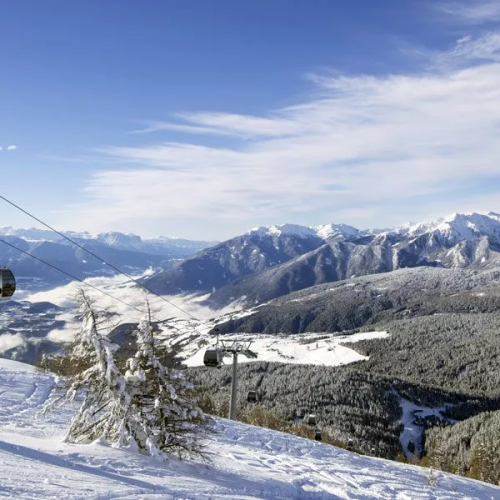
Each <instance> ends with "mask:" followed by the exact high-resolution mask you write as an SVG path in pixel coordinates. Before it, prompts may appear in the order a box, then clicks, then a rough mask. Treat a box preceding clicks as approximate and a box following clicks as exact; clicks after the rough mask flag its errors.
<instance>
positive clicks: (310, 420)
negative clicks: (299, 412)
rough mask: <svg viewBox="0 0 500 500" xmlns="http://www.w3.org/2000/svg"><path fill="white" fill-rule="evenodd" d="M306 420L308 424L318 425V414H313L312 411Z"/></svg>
mask: <svg viewBox="0 0 500 500" xmlns="http://www.w3.org/2000/svg"><path fill="white" fill-rule="evenodd" d="M304 420H305V423H306V424H307V425H316V415H313V414H312V413H310V414H309V415H307V417H306V418H305V419H304Z"/></svg>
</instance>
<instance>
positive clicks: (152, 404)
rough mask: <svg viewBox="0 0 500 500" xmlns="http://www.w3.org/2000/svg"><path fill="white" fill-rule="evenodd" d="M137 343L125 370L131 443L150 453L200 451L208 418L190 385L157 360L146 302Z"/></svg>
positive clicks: (180, 373)
mask: <svg viewBox="0 0 500 500" xmlns="http://www.w3.org/2000/svg"><path fill="white" fill-rule="evenodd" d="M136 344H137V353H136V354H135V356H134V357H132V358H129V359H128V361H127V368H128V370H127V372H126V373H125V381H126V387H127V391H128V394H130V396H131V407H132V410H133V411H132V412H131V416H133V417H132V418H130V419H128V421H127V423H126V427H127V432H128V434H129V435H130V439H131V442H132V441H133V443H134V444H135V445H136V446H137V447H138V448H139V449H140V450H141V451H143V452H146V453H149V454H152V455H160V454H162V453H176V454H178V455H179V456H183V455H189V454H192V453H199V452H200V443H199V438H200V435H201V434H202V431H203V429H204V428H205V427H206V424H208V419H207V417H206V416H205V415H204V414H203V412H202V410H201V409H200V408H198V406H197V404H196V402H195V401H194V400H193V399H192V397H191V396H190V391H191V390H192V388H193V386H192V384H191V383H190V382H188V381H186V380H185V379H184V376H183V374H182V372H180V371H178V370H169V369H168V368H166V367H165V366H164V365H163V364H162V363H161V362H160V360H159V359H158V356H157V353H156V352H155V348H156V346H155V338H154V328H153V324H152V321H151V310H150V307H149V303H148V302H147V301H146V314H145V317H144V318H143V320H142V321H141V322H140V323H139V326H138V328H137V330H136Z"/></svg>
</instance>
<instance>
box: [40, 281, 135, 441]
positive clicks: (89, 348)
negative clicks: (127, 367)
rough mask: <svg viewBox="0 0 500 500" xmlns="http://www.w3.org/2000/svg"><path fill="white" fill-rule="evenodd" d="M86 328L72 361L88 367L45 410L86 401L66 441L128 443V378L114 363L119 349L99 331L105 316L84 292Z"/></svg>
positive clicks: (82, 310)
mask: <svg viewBox="0 0 500 500" xmlns="http://www.w3.org/2000/svg"><path fill="white" fill-rule="evenodd" d="M77 299H78V301H79V302H80V314H81V316H82V327H81V329H80V332H79V333H78V334H77V335H76V338H75V343H74V345H73V350H72V353H71V361H72V362H73V363H74V364H75V365H76V366H84V367H85V368H84V369H82V370H78V371H76V372H75V373H74V374H72V375H70V376H69V377H68V384H69V388H68V389H67V391H66V392H65V394H63V396H61V397H60V398H59V399H58V400H56V401H55V402H53V403H51V404H50V405H49V406H47V407H46V408H45V410H48V409H51V408H52V407H53V406H56V405H58V404H59V403H64V402H66V401H74V400H75V399H76V398H77V397H81V398H82V402H81V404H80V408H79V409H78V411H77V413H76V415H75V416H74V417H73V419H72V420H71V424H70V427H69V430H68V432H67V435H66V437H65V441H67V442H73V443H88V442H92V441H95V440H98V439H99V440H103V441H106V442H108V443H109V444H112V445H116V446H123V445H124V444H126V439H125V433H124V421H125V419H126V415H127V413H128V411H129V407H130V396H129V394H128V393H127V391H126V384H125V378H124V376H123V375H122V373H121V372H120V370H119V369H118V368H117V366H116V364H115V361H114V352H115V351H116V350H117V349H118V346H117V345H116V344H113V343H111V342H110V341H109V339H108V338H107V337H106V336H105V335H103V334H101V333H100V332H99V328H98V326H101V325H102V324H103V320H104V321H105V320H106V318H105V313H99V312H97V311H96V309H95V308H94V306H93V303H92V301H91V300H90V298H89V297H88V296H87V295H86V294H85V292H83V291H82V290H80V291H79V292H78V295H77Z"/></svg>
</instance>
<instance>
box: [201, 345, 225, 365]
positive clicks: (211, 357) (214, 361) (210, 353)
mask: <svg viewBox="0 0 500 500" xmlns="http://www.w3.org/2000/svg"><path fill="white" fill-rule="evenodd" d="M203 364H204V365H205V366H210V367H212V368H220V367H221V366H222V352H221V351H220V349H218V348H215V347H213V348H209V349H207V350H206V351H205V355H204V356H203Z"/></svg>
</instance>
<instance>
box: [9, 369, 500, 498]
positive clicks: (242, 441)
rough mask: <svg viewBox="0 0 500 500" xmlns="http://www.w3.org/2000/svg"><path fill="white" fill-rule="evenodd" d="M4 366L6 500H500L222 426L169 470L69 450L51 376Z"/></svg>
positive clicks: (464, 485)
mask: <svg viewBox="0 0 500 500" xmlns="http://www.w3.org/2000/svg"><path fill="white" fill-rule="evenodd" d="M22 366H23V365H21V364H19V363H17V364H15V365H13V364H12V362H9V363H7V362H4V361H3V360H0V498H9V497H10V498H15V499H44V498H65V499H93V500H104V499H109V500H112V499H121V500H132V499H144V500H153V499H154V500H159V499H165V500H174V499H176V500H181V499H182V500H191V499H203V500H208V499H213V500H250V499H266V500H271V499H272V500H334V499H335V500H336V499H354V500H368V499H380V500H386V499H397V500H413V499H422V500H423V499H432V500H455V499H466V498H467V499H481V500H491V499H500V488H498V487H495V486H492V485H487V484H484V483H480V482H476V481H469V480H466V479H464V478H460V477H458V476H452V475H450V474H445V473H441V472H436V473H435V474H436V477H437V486H436V487H432V486H430V484H429V480H428V474H429V472H428V471H427V470H425V469H420V468H418V467H414V466H409V465H405V464H399V463H395V462H390V461H387V460H382V459H376V458H369V457H363V456H361V455H357V454H355V453H351V452H348V451H345V450H341V449H338V448H335V447H333V446H329V445H326V444H322V443H317V442H315V441H312V440H307V439H302V438H298V437H295V436H292V435H289V434H284V433H280V432H276V431H271V430H268V429H263V428H258V427H253V426H248V425H244V424H239V423H236V422H231V421H228V420H223V419H217V420H216V432H215V433H214V434H210V435H209V436H208V437H207V440H206V453H207V456H208V460H206V461H203V460H201V459H196V460H193V461H190V462H180V461H178V460H177V459H175V458H171V459H169V460H168V461H166V462H163V461H157V460H154V459H151V458H149V457H145V456H142V455H139V454H137V453H132V452H130V451H127V450H119V449H114V448H110V447H107V446H102V445H97V444H93V445H70V444H66V443H63V442H62V436H63V434H64V430H65V428H66V427H67V424H68V422H69V419H70V418H71V414H72V411H74V409H72V408H71V407H70V408H66V409H63V410H58V411H55V412H52V413H50V414H48V415H47V417H40V416H38V414H39V412H40V409H41V407H42V406H43V405H44V404H45V402H46V401H47V400H48V399H50V398H51V397H53V395H55V394H56V393H57V390H56V389H55V388H56V384H55V381H54V379H53V377H52V376H49V375H45V374H40V373H36V372H33V370H30V367H28V366H26V368H27V369H28V370H29V371H23V370H22Z"/></svg>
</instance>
